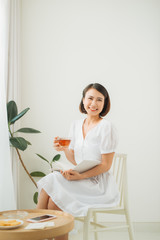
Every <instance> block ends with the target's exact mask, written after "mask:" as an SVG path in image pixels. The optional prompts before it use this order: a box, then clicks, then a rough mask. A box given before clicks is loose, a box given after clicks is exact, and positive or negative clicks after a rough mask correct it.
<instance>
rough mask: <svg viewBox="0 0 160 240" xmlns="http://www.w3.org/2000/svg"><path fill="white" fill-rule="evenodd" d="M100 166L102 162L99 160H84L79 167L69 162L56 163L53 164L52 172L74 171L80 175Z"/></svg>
mask: <svg viewBox="0 0 160 240" xmlns="http://www.w3.org/2000/svg"><path fill="white" fill-rule="evenodd" d="M98 164H100V161H98V160H83V161H82V162H80V163H79V164H77V165H74V164H72V163H71V162H69V161H65V162H60V161H56V162H53V163H52V171H60V170H62V171H65V170H69V169H72V170H75V171H77V172H79V173H82V172H85V171H87V170H89V169H91V168H93V167H95V166H97V165H98Z"/></svg>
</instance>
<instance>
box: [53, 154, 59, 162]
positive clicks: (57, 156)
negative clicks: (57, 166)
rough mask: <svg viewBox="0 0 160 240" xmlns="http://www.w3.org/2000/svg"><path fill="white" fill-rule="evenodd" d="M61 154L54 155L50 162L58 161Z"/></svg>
mask: <svg viewBox="0 0 160 240" xmlns="http://www.w3.org/2000/svg"><path fill="white" fill-rule="evenodd" d="M60 157H61V155H60V154H57V155H56V156H54V158H53V159H52V162H55V161H58V160H59V159H60Z"/></svg>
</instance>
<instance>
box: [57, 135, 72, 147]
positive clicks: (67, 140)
mask: <svg viewBox="0 0 160 240" xmlns="http://www.w3.org/2000/svg"><path fill="white" fill-rule="evenodd" d="M55 142H56V143H59V144H60V145H61V146H62V147H66V148H67V147H68V146H69V144H70V142H71V139H70V138H63V137H62V138H57V139H56V140H55Z"/></svg>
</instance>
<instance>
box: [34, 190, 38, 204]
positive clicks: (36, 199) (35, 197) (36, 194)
mask: <svg viewBox="0 0 160 240" xmlns="http://www.w3.org/2000/svg"><path fill="white" fill-rule="evenodd" d="M33 201H34V203H35V204H37V203H38V192H35V193H34V195H33Z"/></svg>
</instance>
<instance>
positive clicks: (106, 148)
mask: <svg viewBox="0 0 160 240" xmlns="http://www.w3.org/2000/svg"><path fill="white" fill-rule="evenodd" d="M117 144H118V135H117V131H116V129H115V127H114V126H113V124H111V123H110V122H108V121H107V122H106V123H105V125H104V126H103V131H102V132H101V141H100V152H101V154H105V153H112V152H115V151H116V147H117Z"/></svg>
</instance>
